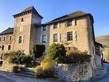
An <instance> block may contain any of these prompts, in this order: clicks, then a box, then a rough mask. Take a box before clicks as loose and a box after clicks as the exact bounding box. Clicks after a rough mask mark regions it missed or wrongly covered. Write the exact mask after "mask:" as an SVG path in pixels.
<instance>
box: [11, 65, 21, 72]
mask: <svg viewBox="0 0 109 82" xmlns="http://www.w3.org/2000/svg"><path fill="white" fill-rule="evenodd" d="M22 70H23V67H19V66H13V68H12V72H13V73H19V72H21V71H22Z"/></svg>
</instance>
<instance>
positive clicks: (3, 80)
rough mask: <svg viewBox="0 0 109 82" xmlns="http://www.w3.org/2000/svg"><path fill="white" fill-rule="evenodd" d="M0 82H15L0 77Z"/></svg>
mask: <svg viewBox="0 0 109 82" xmlns="http://www.w3.org/2000/svg"><path fill="white" fill-rule="evenodd" d="M0 82H16V81H13V80H11V79H8V78H6V77H4V76H1V75H0Z"/></svg>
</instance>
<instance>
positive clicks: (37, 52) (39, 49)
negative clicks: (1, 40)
mask: <svg viewBox="0 0 109 82" xmlns="http://www.w3.org/2000/svg"><path fill="white" fill-rule="evenodd" d="M44 51H45V45H43V44H34V45H33V51H32V52H33V56H34V57H35V58H39V57H41V56H42V55H43V53H44Z"/></svg>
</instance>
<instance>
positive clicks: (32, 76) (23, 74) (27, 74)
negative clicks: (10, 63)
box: [15, 68, 36, 78]
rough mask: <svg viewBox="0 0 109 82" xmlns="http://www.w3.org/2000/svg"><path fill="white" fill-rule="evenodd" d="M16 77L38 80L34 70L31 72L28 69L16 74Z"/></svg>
mask: <svg viewBox="0 0 109 82" xmlns="http://www.w3.org/2000/svg"><path fill="white" fill-rule="evenodd" d="M15 75H18V76H24V77H30V78H36V76H35V74H34V72H33V71H32V70H29V69H28V68H24V70H23V71H21V72H20V73H15Z"/></svg>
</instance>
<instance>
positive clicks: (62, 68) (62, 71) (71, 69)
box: [54, 63, 93, 81]
mask: <svg viewBox="0 0 109 82" xmlns="http://www.w3.org/2000/svg"><path fill="white" fill-rule="evenodd" d="M54 69H55V72H56V75H57V76H58V78H59V79H60V80H64V81H80V80H88V79H89V78H91V77H92V75H93V74H92V67H91V64H90V63H86V64H80V65H77V64H57V65H55V67H54Z"/></svg>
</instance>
